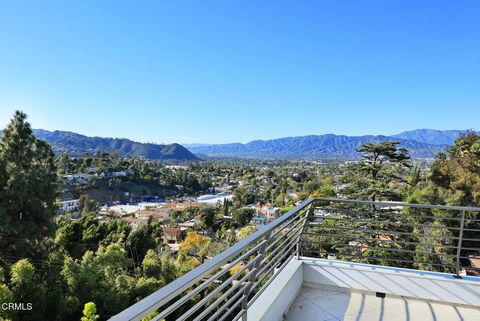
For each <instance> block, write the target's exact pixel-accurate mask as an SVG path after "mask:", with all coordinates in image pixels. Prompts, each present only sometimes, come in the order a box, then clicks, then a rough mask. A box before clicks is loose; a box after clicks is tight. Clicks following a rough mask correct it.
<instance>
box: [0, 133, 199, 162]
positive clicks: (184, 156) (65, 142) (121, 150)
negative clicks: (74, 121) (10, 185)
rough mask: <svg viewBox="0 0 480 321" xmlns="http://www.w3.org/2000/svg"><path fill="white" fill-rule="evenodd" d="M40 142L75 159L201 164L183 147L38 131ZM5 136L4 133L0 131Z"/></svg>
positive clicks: (57, 152)
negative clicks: (104, 156)
mask: <svg viewBox="0 0 480 321" xmlns="http://www.w3.org/2000/svg"><path fill="white" fill-rule="evenodd" d="M33 133H34V134H35V136H36V137H37V138H38V139H41V140H44V141H47V142H48V143H49V144H50V145H52V149H53V151H54V152H55V154H57V155H59V154H62V153H68V154H69V155H73V156H80V155H84V154H85V153H89V154H93V153H95V152H97V151H102V152H106V153H116V154H118V155H120V156H132V157H140V158H145V159H151V160H175V161H197V160H199V158H198V157H197V156H195V155H193V154H192V153H191V152H190V151H189V150H188V149H186V148H185V147H183V146H182V145H180V144H167V145H161V144H152V143H138V142H134V141H132V140H129V139H125V138H105V137H88V136H85V135H81V134H77V133H73V132H68V131H58V130H55V131H48V130H43V129H34V130H33ZM0 135H1V131H0Z"/></svg>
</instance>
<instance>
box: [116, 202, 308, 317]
mask: <svg viewBox="0 0 480 321" xmlns="http://www.w3.org/2000/svg"><path fill="white" fill-rule="evenodd" d="M313 202H314V200H313V199H311V200H307V201H305V202H302V203H301V204H299V205H298V206H297V207H295V208H294V209H293V210H291V211H289V212H288V213H285V214H284V215H282V216H281V217H279V218H278V219H276V220H274V221H273V222H271V223H270V224H268V225H266V226H264V227H263V228H262V229H260V230H258V231H256V232H255V233H253V234H251V235H250V236H248V237H247V238H245V239H243V240H241V241H240V242H238V243H237V244H235V245H233V246H232V247H230V248H228V249H226V250H225V251H223V252H222V253H220V254H219V255H217V256H215V257H214V258H212V259H211V260H209V261H207V262H206V263H204V264H202V265H200V266H198V267H197V268H195V269H193V270H192V271H190V272H188V273H186V274H185V275H183V276H182V277H180V278H178V279H176V280H175V281H173V282H171V283H170V284H167V285H166V286H164V287H163V288H161V289H159V290H158V291H156V292H154V293H153V294H151V295H149V296H147V297H146V298H144V299H143V300H141V301H139V302H137V303H136V304H134V305H132V306H131V307H129V308H127V309H126V310H124V311H122V312H120V313H119V314H117V315H115V316H114V317H112V318H111V319H110V320H122V321H124V320H141V319H142V318H144V317H145V316H147V315H149V314H150V313H151V312H153V311H158V312H159V314H158V315H156V316H155V317H153V318H152V319H151V320H167V321H168V320H195V321H196V320H237V319H239V318H243V319H245V318H246V311H247V309H248V307H249V305H250V304H251V303H252V302H253V301H254V300H255V299H256V298H257V297H258V296H259V295H260V293H262V292H263V290H264V289H265V288H266V287H267V286H268V285H269V284H270V282H271V280H272V279H273V276H275V275H276V274H277V273H278V272H279V271H280V270H281V269H282V268H283V267H284V266H286V264H288V262H289V261H290V259H291V258H292V257H293V256H294V255H295V253H298V250H299V239H300V237H301V235H302V231H303V228H304V226H305V224H306V223H307V218H308V216H309V214H310V213H309V211H310V210H311V208H312V204H313Z"/></svg>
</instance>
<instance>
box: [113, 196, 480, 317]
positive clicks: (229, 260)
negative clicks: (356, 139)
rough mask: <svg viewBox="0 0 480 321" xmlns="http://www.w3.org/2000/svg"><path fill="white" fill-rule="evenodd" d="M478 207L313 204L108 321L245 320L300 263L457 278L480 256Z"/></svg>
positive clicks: (319, 201)
mask: <svg viewBox="0 0 480 321" xmlns="http://www.w3.org/2000/svg"><path fill="white" fill-rule="evenodd" d="M479 213H480V208H475V207H457V206H442V205H424V204H405V203H399V202H368V201H354V200H338V199H310V200H307V201H304V202H302V203H301V204H299V205H298V206H297V207H295V208H294V209H293V210H291V211H289V212H288V213H286V214H284V215H283V216H281V217H279V218H277V219H276V220H274V221H273V222H271V223H270V224H268V225H266V226H264V227H263V228H262V229H260V230H259V231H257V232H255V233H253V234H252V235H250V236H248V237H247V238H245V239H243V240H242V241H240V242H238V243H237V244H235V245H233V246H232V247H230V248H228V249H226V250H225V251H223V252H222V253H220V254H219V255H217V256H215V257H214V258H212V259H211V260H209V261H207V262H206V263H204V264H202V265H200V266H198V267H197V268H195V269H193V270H192V271H190V272H188V273H186V274H185V275H183V276H182V277H180V278H178V279H177V280H175V281H173V282H172V283H170V284H167V285H166V286H164V287H163V288H161V289H159V290H158V291H156V292H154V293H153V294H151V295H149V296H147V297H146V298H144V299H143V300H141V301H139V302H137V303H136V304H134V305H132V306H131V307H129V308H127V309H126V310H124V311H122V312H121V313H119V314H117V315H116V316H114V317H112V318H111V319H110V320H122V321H123V320H141V319H142V318H144V317H145V316H147V315H149V314H150V313H151V312H153V311H159V314H158V315H156V316H155V317H153V318H152V319H151V320H164V319H165V320H167V321H168V320H194V321H199V320H238V319H240V318H241V319H242V320H246V319H247V313H248V308H249V307H250V306H251V305H252V303H253V302H254V301H255V300H256V299H257V298H258V297H259V296H260V295H261V294H262V292H263V291H264V290H265V289H266V288H267V287H268V286H269V284H270V283H271V282H272V281H273V280H274V279H275V276H276V275H278V273H279V272H280V271H281V270H282V269H283V268H284V267H285V266H286V265H287V264H288V262H290V260H291V259H292V258H294V257H297V258H301V257H300V256H314V257H325V258H330V259H337V260H347V261H353V262H363V263H370V264H378V265H391V266H399V267H408V268H416V269H424V270H435V271H442V272H449V273H454V274H455V275H456V276H457V277H460V274H461V271H462V270H463V269H469V270H472V271H475V270H478V269H476V268H472V267H469V266H468V261H469V258H470V257H469V255H476V254H478V253H479V252H480V249H479V248H480V215H479Z"/></svg>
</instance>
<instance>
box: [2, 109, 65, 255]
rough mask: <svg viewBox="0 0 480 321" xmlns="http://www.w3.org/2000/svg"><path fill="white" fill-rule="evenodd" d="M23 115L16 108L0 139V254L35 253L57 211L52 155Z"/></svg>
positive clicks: (51, 228) (52, 226) (51, 226)
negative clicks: (36, 136)
mask: <svg viewBox="0 0 480 321" xmlns="http://www.w3.org/2000/svg"><path fill="white" fill-rule="evenodd" d="M26 118H27V116H26V114H24V113H22V112H19V111H17V112H15V115H14V118H13V119H12V120H11V121H10V123H9V124H8V126H7V127H6V128H5V130H4V131H3V136H2V138H1V141H0V174H1V175H0V176H1V177H0V237H1V239H0V242H1V244H0V254H2V255H9V256H13V257H31V256H33V255H37V254H38V252H39V249H40V247H39V243H40V242H42V240H43V239H45V237H47V236H49V235H50V234H51V233H52V231H53V230H54V224H53V220H52V218H53V216H54V214H55V212H56V204H55V198H56V169H55V163H54V155H53V152H52V149H51V148H50V145H48V144H47V143H45V142H44V141H41V140H38V139H36V138H35V136H34V135H33V133H32V129H31V128H30V124H29V123H28V122H27V121H26ZM6 240H10V241H6ZM12 240H15V241H12Z"/></svg>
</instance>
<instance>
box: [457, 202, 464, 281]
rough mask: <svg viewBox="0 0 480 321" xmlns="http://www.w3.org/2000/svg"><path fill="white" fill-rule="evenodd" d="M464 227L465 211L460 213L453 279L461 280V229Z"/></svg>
mask: <svg viewBox="0 0 480 321" xmlns="http://www.w3.org/2000/svg"><path fill="white" fill-rule="evenodd" d="M464 226H465V210H463V211H462V217H461V220H460V230H459V234H458V244H457V257H456V259H457V262H456V265H455V277H456V278H458V279H461V278H462V277H461V276H460V256H461V252H462V241H463V227H464Z"/></svg>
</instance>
